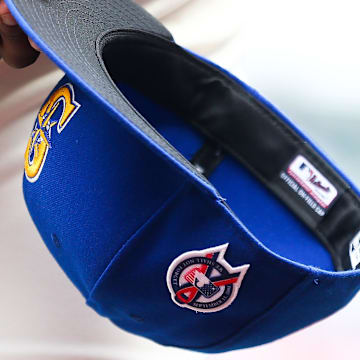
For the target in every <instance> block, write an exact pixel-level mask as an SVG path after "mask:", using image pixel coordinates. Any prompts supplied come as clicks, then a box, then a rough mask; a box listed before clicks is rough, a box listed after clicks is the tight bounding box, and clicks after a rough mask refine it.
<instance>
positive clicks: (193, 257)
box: [167, 244, 250, 313]
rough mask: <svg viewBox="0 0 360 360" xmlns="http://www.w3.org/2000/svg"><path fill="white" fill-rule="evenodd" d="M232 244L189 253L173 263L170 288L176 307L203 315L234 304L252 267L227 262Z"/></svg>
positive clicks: (169, 281)
mask: <svg viewBox="0 0 360 360" xmlns="http://www.w3.org/2000/svg"><path fill="white" fill-rule="evenodd" d="M228 245H229V244H224V245H220V246H217V247H213V248H210V249H205V250H199V251H189V252H186V253H184V254H182V255H180V256H179V257H177V258H176V259H175V260H174V261H173V262H172V264H171V265H170V267H169V270H168V272H167V285H168V288H169V291H170V293H171V298H172V300H173V301H174V303H175V304H176V305H178V306H180V307H183V308H188V309H191V310H194V311H196V312H203V313H210V312H216V311H220V310H223V309H225V308H227V307H228V306H229V305H231V303H232V302H233V301H234V300H235V299H236V296H237V294H238V291H239V289H240V286H241V282H242V281H243V279H244V276H245V274H246V272H247V271H248V269H249V267H250V265H248V264H247V265H242V266H238V267H232V266H231V265H230V264H229V263H228V262H226V260H225V253H226V250H227V248H228Z"/></svg>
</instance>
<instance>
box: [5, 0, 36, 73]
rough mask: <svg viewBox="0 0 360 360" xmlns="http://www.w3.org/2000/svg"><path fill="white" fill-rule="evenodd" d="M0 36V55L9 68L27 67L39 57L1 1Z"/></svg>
mask: <svg viewBox="0 0 360 360" xmlns="http://www.w3.org/2000/svg"><path fill="white" fill-rule="evenodd" d="M0 36H1V45H0V46H1V55H2V57H3V58H4V60H5V62H6V63H8V64H9V65H10V66H13V67H16V68H22V67H25V66H28V65H30V64H32V63H33V62H34V61H35V60H36V59H37V57H38V56H39V52H38V51H36V50H35V49H34V48H32V47H31V45H30V43H29V41H28V38H27V36H26V35H25V33H24V32H23V31H22V30H21V28H20V27H19V26H18V25H17V24H16V21H15V19H14V18H13V16H12V15H11V14H10V12H9V10H8V9H7V7H6V5H5V3H4V2H3V1H1V2H0Z"/></svg>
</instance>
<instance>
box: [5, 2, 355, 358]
mask: <svg viewBox="0 0 360 360" xmlns="http://www.w3.org/2000/svg"><path fill="white" fill-rule="evenodd" d="M6 3H7V4H8V6H9V8H10V10H11V12H12V13H13V15H14V16H15V18H16V19H17V21H18V22H19V24H20V25H21V26H22V28H23V29H24V30H25V31H26V32H27V34H28V35H29V36H31V38H32V39H33V40H34V41H35V42H36V43H37V44H38V45H39V47H40V48H41V49H42V50H43V51H44V53H45V54H47V55H48V56H49V57H50V58H51V59H52V60H53V61H54V62H55V63H56V64H57V65H58V66H59V67H60V68H62V69H63V70H64V71H65V73H66V75H65V77H64V78H63V79H62V80H61V81H60V82H59V84H58V85H57V86H56V88H55V89H54V91H53V92H52V93H51V94H50V95H49V97H48V98H47V99H46V100H45V102H44V105H43V106H42V107H41V109H40V111H39V114H38V116H37V119H36V121H35V124H34V126H33V128H32V131H31V134H30V137H29V140H28V144H27V148H26V153H25V175H24V181H23V187H24V196H25V200H26V203H27V206H28V209H29V211H30V214H31V216H32V219H33V221H34V223H35V225H36V227H37V229H38V230H39V232H40V234H41V236H42V238H43V240H44V242H45V244H46V246H47V247H48V249H49V250H50V252H51V253H52V255H53V256H54V258H55V259H56V261H57V262H58V263H59V265H60V266H61V267H62V269H63V270H64V272H65V273H66V274H67V276H68V277H69V278H70V280H71V281H72V282H73V283H74V284H75V286H76V287H77V288H78V289H79V290H80V292H81V293H82V295H83V296H84V297H85V299H86V303H87V304H88V305H89V306H91V307H92V308H93V309H94V310H95V311H96V312H98V313H99V314H100V315H102V316H105V317H107V318H109V319H110V320H111V321H112V322H113V323H114V324H115V325H117V326H119V327H120V328H122V329H124V330H127V331H129V332H131V333H134V334H138V335H141V336H144V337H147V338H149V339H152V340H154V341H156V342H158V343H160V344H163V345H169V346H176V347H180V348H186V349H190V350H195V351H200V352H208V353H216V352H224V351H229V350H234V349H240V348H246V347H251V346H256V345H260V344H264V343H267V342H270V341H273V340H276V339H278V338H281V337H283V336H285V335H287V334H290V333H292V332H294V331H296V330H298V329H301V328H303V327H305V326H308V325H310V324H312V323H314V322H316V321H318V320H321V319H323V318H325V317H327V316H328V315H330V314H332V313H334V312H335V311H337V310H339V309H340V308H342V307H343V306H345V305H346V304H347V303H348V302H349V301H350V300H351V299H352V297H353V296H354V295H355V294H356V292H357V291H358V289H359V287H360V271H359V270H360V197H359V190H358V189H357V188H356V187H355V186H354V184H352V183H351V181H350V180H349V179H348V178H347V177H346V176H345V175H344V174H343V173H342V172H341V171H340V170H339V169H338V168H337V167H336V166H335V165H334V164H333V163H332V162H331V160H329V158H327V156H326V155H325V154H324V153H323V152H322V151H321V150H320V149H319V148H318V147H316V146H315V145H314V144H313V143H312V142H311V141H310V140H309V139H308V137H306V136H305V135H304V134H303V133H302V132H301V131H300V130H299V129H297V128H296V127H295V125H294V124H293V123H291V122H290V121H289V120H288V119H287V118H286V117H285V116H284V115H282V114H281V113H280V112H279V111H278V110H277V109H276V108H275V107H274V106H273V105H271V104H270V103H269V102H267V101H266V100H265V99H263V98H262V97H261V96H260V95H259V94H258V93H257V92H256V91H255V90H253V89H252V88H250V87H249V86H247V85H246V84H244V83H243V82H241V81H240V80H238V79H236V78H235V77H234V76H233V75H232V74H230V73H229V72H227V71H226V70H224V69H222V68H221V67H219V66H218V65H215V64H213V63H211V62H210V61H208V60H206V59H204V58H201V57H200V56H198V55H195V54H193V53H191V52H189V51H187V50H186V49H184V48H182V47H180V46H179V45H177V44H176V43H175V42H174V40H173V38H172V36H171V34H170V33H169V32H168V31H167V30H166V29H165V28H164V27H163V26H162V25H161V24H160V23H159V22H158V21H157V20H155V19H154V18H152V17H151V16H150V15H149V14H147V13H146V12H145V11H144V10H143V9H141V8H140V7H139V6H137V5H135V4H134V3H133V2H131V1H128V0H114V1H111V2H110V1H107V2H105V1H103V2H101V1H95V0H86V1H85V0H74V1H71V2H70V1H58V0H47V1H44V0H6Z"/></svg>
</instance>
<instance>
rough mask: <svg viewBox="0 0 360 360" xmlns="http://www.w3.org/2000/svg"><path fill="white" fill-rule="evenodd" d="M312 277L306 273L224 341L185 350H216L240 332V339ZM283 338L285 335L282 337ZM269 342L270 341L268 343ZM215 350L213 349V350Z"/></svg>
mask: <svg viewBox="0 0 360 360" xmlns="http://www.w3.org/2000/svg"><path fill="white" fill-rule="evenodd" d="M313 277H314V275H313V274H312V273H308V274H307V275H305V276H304V277H303V278H302V279H301V280H300V281H299V282H297V283H296V284H295V285H294V286H293V287H291V288H290V289H289V290H288V291H287V292H286V293H285V294H284V295H283V296H282V297H281V298H280V300H278V301H276V302H275V303H273V304H272V305H270V306H269V307H268V308H267V309H265V310H264V311H263V312H262V313H260V314H258V315H256V316H254V318H253V319H252V320H250V321H249V322H247V324H246V325H245V326H244V327H242V328H240V329H237V331H236V332H234V333H233V334H232V335H230V336H228V337H226V338H225V339H222V340H220V341H217V342H215V343H212V344H209V345H206V346H201V347H187V349H189V350H192V349H193V350H198V351H199V350H200V351H202V350H206V351H207V350H212V348H216V347H217V346H221V345H222V344H223V343H225V342H226V341H229V340H231V339H232V338H234V337H236V336H237V335H238V334H239V333H240V332H241V337H244V336H246V334H245V333H246V332H247V331H249V330H251V327H252V326H254V325H256V324H257V323H258V322H261V321H262V320H263V319H264V318H266V317H267V316H269V315H271V314H272V313H273V312H274V311H276V310H277V309H278V307H281V305H282V303H283V302H285V301H286V300H287V299H288V298H289V297H290V296H291V295H292V294H293V293H295V292H296V291H298V290H299V289H300V288H301V286H305V285H307V284H309V283H310V281H312V278H313ZM284 336H285V335H284ZM268 342H270V341H268ZM214 350H215V349H214Z"/></svg>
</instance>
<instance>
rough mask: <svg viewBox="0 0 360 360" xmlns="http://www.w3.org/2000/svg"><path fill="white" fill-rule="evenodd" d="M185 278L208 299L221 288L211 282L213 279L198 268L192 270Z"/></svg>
mask: <svg viewBox="0 0 360 360" xmlns="http://www.w3.org/2000/svg"><path fill="white" fill-rule="evenodd" d="M185 279H186V281H188V282H189V283H191V284H193V285H194V286H195V287H196V288H197V289H198V290H199V291H200V292H201V294H202V295H203V296H205V297H206V298H208V299H209V298H211V297H213V296H214V295H215V294H216V293H218V292H219V291H220V288H219V287H218V286H216V285H215V284H214V283H213V282H211V280H210V279H209V278H208V277H206V276H205V274H203V273H202V272H201V271H199V269H198V268H194V269H192V270H190V271H189V272H188V273H187V274H186V275H185Z"/></svg>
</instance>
